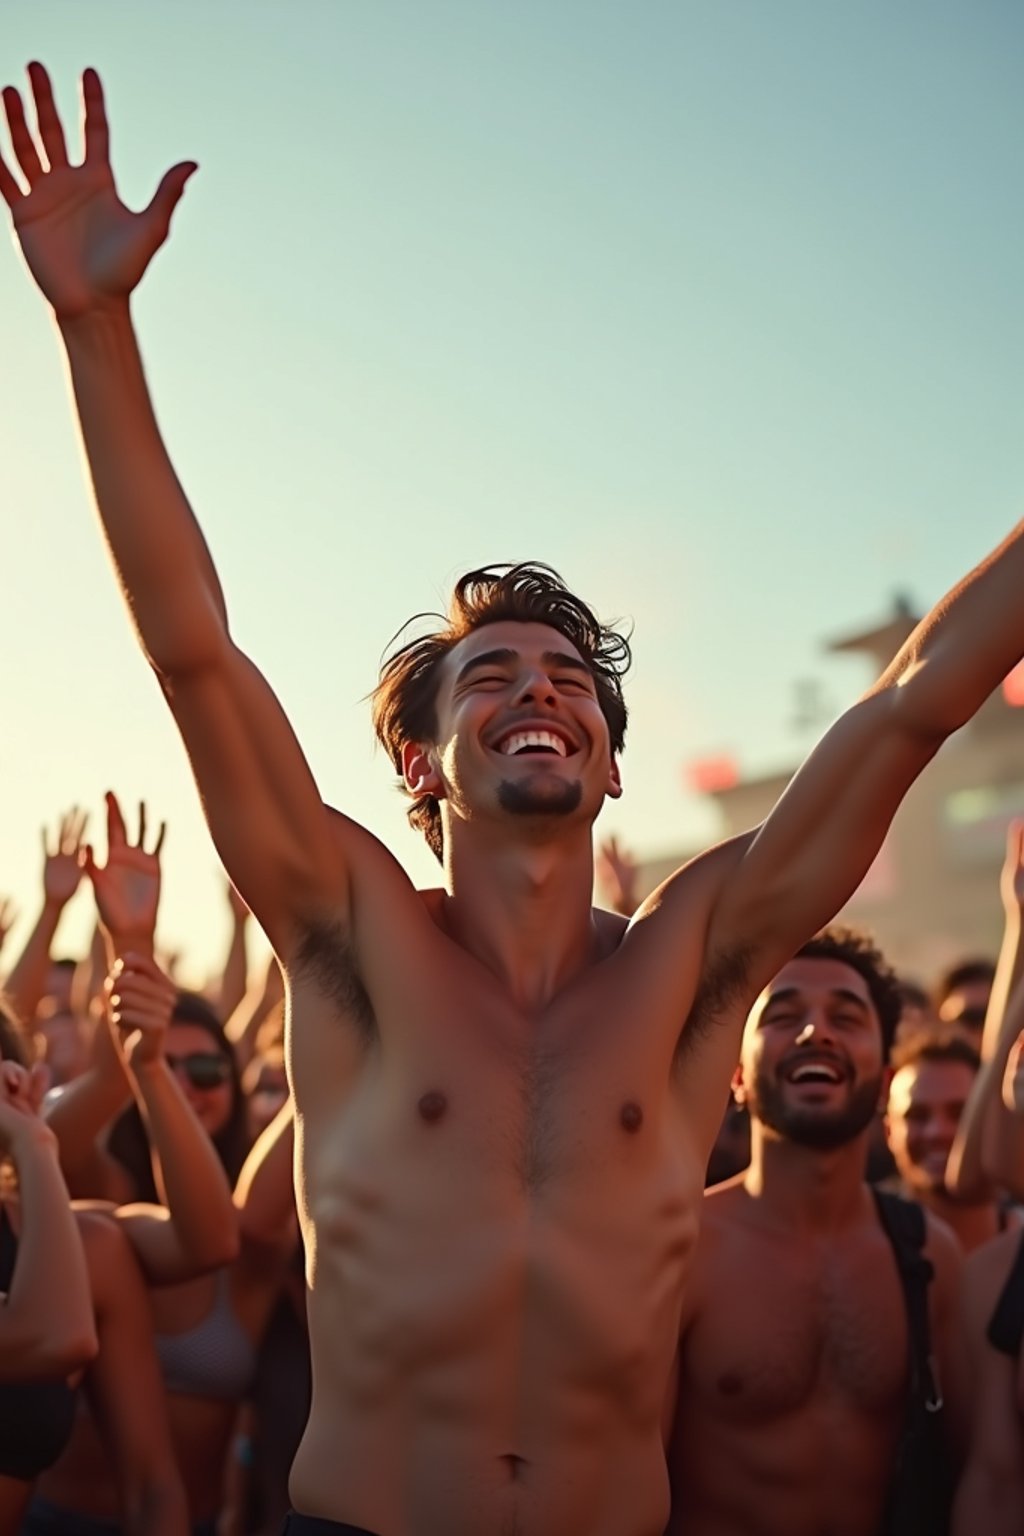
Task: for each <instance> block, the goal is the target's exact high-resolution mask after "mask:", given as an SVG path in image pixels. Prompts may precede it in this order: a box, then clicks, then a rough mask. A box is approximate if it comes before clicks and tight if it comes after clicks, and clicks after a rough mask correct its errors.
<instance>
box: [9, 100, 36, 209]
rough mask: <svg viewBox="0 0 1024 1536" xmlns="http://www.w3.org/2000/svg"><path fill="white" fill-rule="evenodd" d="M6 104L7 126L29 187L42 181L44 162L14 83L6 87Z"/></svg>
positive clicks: (12, 145)
mask: <svg viewBox="0 0 1024 1536" xmlns="http://www.w3.org/2000/svg"><path fill="white" fill-rule="evenodd" d="M3 97H4V106H5V107H6V108H7V126H8V128H9V130H10V134H11V147H12V148H13V150H14V154H15V157H16V159H17V162H18V164H19V166H20V167H21V171H22V175H23V176H24V177H25V180H26V181H27V182H28V184H29V189H30V190H31V188H32V187H34V186H35V184H36V182H37V181H41V180H42V178H43V175H44V172H43V167H42V162H41V161H40V159H39V151H38V150H37V149H36V146H35V143H34V141H33V138H32V135H31V133H30V132H29V128H28V123H27V122H26V121H25V108H24V105H23V104H22V100H21V94H20V92H18V91H16V90H15V89H14V86H13V85H8V86H5V87H4V93H3Z"/></svg>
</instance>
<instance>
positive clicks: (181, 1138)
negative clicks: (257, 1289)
mask: <svg viewBox="0 0 1024 1536" xmlns="http://www.w3.org/2000/svg"><path fill="white" fill-rule="evenodd" d="M110 988H111V994H110V1008H111V1019H112V1022H113V1023H114V1025H115V1026H116V1028H117V1030H118V1031H119V1033H120V1035H121V1038H122V1049H123V1052H124V1058H125V1063H126V1066H127V1069H128V1077H129V1080H130V1082H131V1084H132V1089H133V1092H134V1094H135V1099H136V1102H137V1103H138V1106H139V1109H140V1111H141V1112H142V1118H143V1120H144V1121H145V1124H146V1131H147V1133H148V1136H149V1144H150V1149H151V1152H152V1157H153V1173H154V1177H155V1179H156V1185H157V1190H158V1191H159V1193H160V1196H161V1199H162V1200H163V1202H164V1205H163V1207H153V1206H149V1205H132V1206H127V1207H122V1209H121V1210H120V1211H119V1212H118V1219H119V1220H120V1221H122V1222H123V1223H125V1224H126V1226H127V1228H128V1232H129V1236H130V1237H131V1239H132V1242H133V1243H134V1244H135V1248H136V1251H137V1252H138V1254H139V1257H140V1259H141V1261H142V1264H143V1267H144V1269H145V1270H146V1273H147V1274H148V1275H149V1276H150V1278H151V1279H153V1280H154V1281H155V1282H157V1283H162V1284H167V1283H168V1282H169V1281H171V1280H172V1279H184V1278H187V1277H188V1276H190V1275H195V1274H199V1273H202V1272H203V1271H205V1270H210V1269H219V1268H220V1267H221V1266H222V1265H224V1264H230V1263H231V1262H232V1261H233V1260H234V1259H235V1258H237V1256H238V1247H239V1238H238V1221H237V1217H236V1214H235V1208H234V1205H233V1203H232V1196H231V1188H230V1186H229V1184H228V1180H227V1175H226V1174H225V1172H224V1167H223V1165H222V1163H221V1160H220V1157H219V1156H218V1154H217V1149H216V1147H215V1146H214V1144H213V1142H212V1141H211V1140H210V1137H209V1136H208V1135H207V1133H206V1131H205V1130H204V1129H203V1127H202V1126H201V1125H200V1123H199V1121H198V1120H197V1119H196V1116H195V1115H194V1114H193V1112H192V1108H191V1106H190V1104H189V1102H188V1100H187V1099H186V1098H185V1095H184V1094H183V1093H182V1091H181V1088H180V1086H179V1084H178V1080H177V1078H176V1077H175V1075H174V1073H173V1072H172V1071H171V1069H170V1067H169V1065H168V1063H167V1059H166V1056H165V1055H164V1041H165V1039H166V1035H167V1029H168V1026H169V1025H170V1022H171V1015H172V1013H173V1011H174V1004H175V1001H176V999H177V995H178V993H177V988H176V987H174V985H173V984H172V983H171V982H170V981H168V979H167V978H166V976H164V974H163V972H162V971H161V970H160V968H159V966H158V965H157V963H156V961H155V960H153V959H151V958H146V957H143V956H137V955H124V956H122V957H121V959H120V960H119V961H118V962H117V965H116V967H115V971H114V973H113V975H112V977H111V981H110Z"/></svg>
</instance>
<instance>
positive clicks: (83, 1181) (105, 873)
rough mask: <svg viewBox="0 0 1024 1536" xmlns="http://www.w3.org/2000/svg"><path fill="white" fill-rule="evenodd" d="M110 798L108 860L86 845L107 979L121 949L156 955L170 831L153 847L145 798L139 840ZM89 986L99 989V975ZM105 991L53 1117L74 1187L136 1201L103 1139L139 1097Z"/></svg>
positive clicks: (51, 1105)
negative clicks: (83, 1063)
mask: <svg viewBox="0 0 1024 1536" xmlns="http://www.w3.org/2000/svg"><path fill="white" fill-rule="evenodd" d="M105 798H106V810H107V859H106V863H105V864H100V863H99V862H98V861H97V858H96V852H95V849H94V848H93V846H92V845H91V844H86V845H84V848H83V851H82V862H83V866H84V868H85V869H86V871H87V872H88V875H89V880H90V883H91V885H92V891H93V896H94V898H95V901H96V913H97V917H98V920H99V922H98V927H99V933H100V935H101V936H102V944H103V948H104V950H105V953H106V962H105V969H104V973H103V974H104V979H105V977H106V973H107V971H109V969H110V968H111V967H112V966H113V964H114V962H115V960H116V958H117V956H118V954H119V953H120V954H124V953H126V952H128V951H129V950H130V951H132V952H133V953H136V954H139V955H142V956H148V955H152V953H153V945H154V942H155V937H156V922H157V914H158V912H159V908H160V888H161V869H160V851H161V847H162V845H163V840H164V835H165V828H164V826H163V825H161V828H160V831H159V833H158V834H157V839H156V842H155V844H154V847H153V848H152V849H151V850H147V849H146V846H145V840H146V807H145V804H144V803H143V804H141V805H140V806H139V834H138V841H137V842H134V843H133V842H131V841H130V840H129V837H128V833H127V829H126V827H125V822H124V817H123V815H122V813H121V807H120V805H119V804H118V800H117V796H116V795H114V794H113V792H111V791H108V793H107V795H106V797H105ZM93 952H94V953H93V962H92V963H93V965H98V964H99V963H100V956H99V953H98V952H97V944H96V940H95V938H94V942H93ZM89 987H90V990H92V989H93V988H94V987H95V980H94V979H92V978H91V979H90V981H89ZM101 996H102V997H103V1007H102V1009H101V1010H100V1011H99V1016H98V1017H97V1018H96V1024H95V1030H94V1033H93V1043H92V1055H91V1060H90V1064H89V1068H88V1070H87V1071H86V1072H84V1073H83V1074H82V1075H81V1076H80V1077H78V1078H76V1079H75V1080H74V1081H73V1082H71V1083H69V1084H67V1086H66V1087H65V1088H64V1089H62V1090H61V1091H60V1093H56V1094H53V1095H51V1097H50V1098H49V1099H48V1101H47V1104H46V1119H47V1123H48V1124H49V1125H50V1127H51V1128H52V1130H53V1131H54V1134H55V1135H56V1136H57V1138H58V1141H59V1142H60V1155H61V1166H62V1167H63V1169H64V1176H65V1178H66V1179H67V1180H68V1184H69V1186H70V1188H71V1191H72V1193H73V1194H74V1195H75V1196H76V1197H78V1198H95V1199H100V1200H112V1201H114V1202H115V1204H118V1205H120V1204H123V1203H125V1202H127V1201H130V1200H133V1199H135V1197H136V1194H137V1191H136V1190H135V1189H133V1188H132V1187H131V1183H130V1181H129V1178H128V1175H127V1173H126V1172H125V1170H124V1169H123V1168H122V1167H121V1165H120V1164H119V1163H118V1162H117V1161H116V1160H115V1159H114V1158H112V1157H110V1156H109V1155H108V1154H107V1153H106V1152H105V1151H104V1149H103V1147H102V1145H101V1137H102V1135H103V1133H104V1132H105V1131H106V1129H107V1127H108V1126H109V1125H110V1124H111V1122H112V1121H113V1120H115V1119H116V1118H117V1116H118V1115H119V1114H120V1113H121V1111H122V1110H123V1109H125V1108H126V1107H127V1106H128V1105H129V1104H130V1103H131V1101H132V1085H131V1082H130V1080H129V1079H128V1077H127V1076H126V1074H125V1069H124V1062H123V1060H122V1057H121V1055H120V1053H119V1051H118V1050H117V1048H116V1046H115V1044H114V1042H113V1039H112V1037H111V1031H110V1026H109V1023H108V1019H107V1005H106V995H105V993H103V992H102V991H101Z"/></svg>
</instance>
